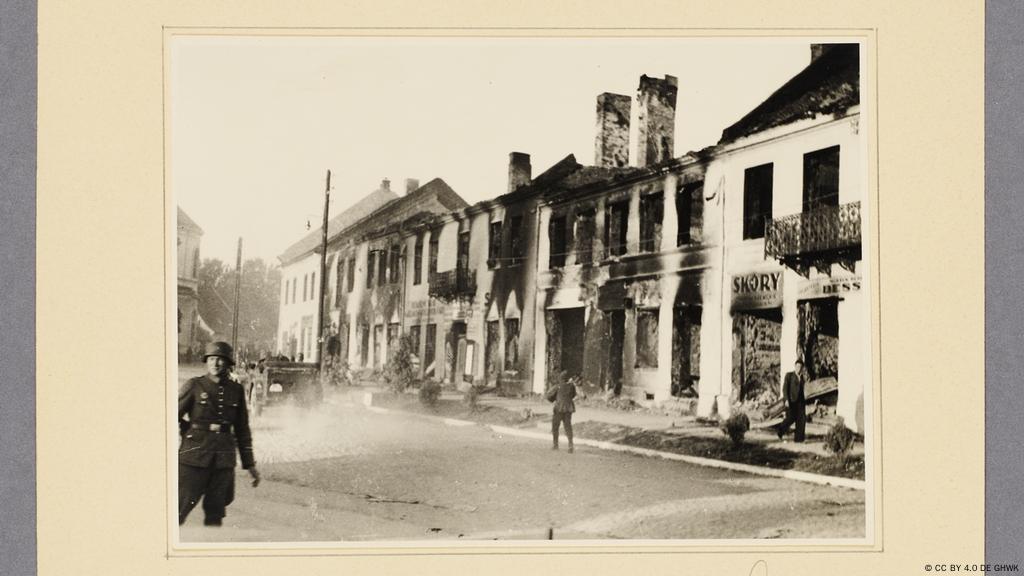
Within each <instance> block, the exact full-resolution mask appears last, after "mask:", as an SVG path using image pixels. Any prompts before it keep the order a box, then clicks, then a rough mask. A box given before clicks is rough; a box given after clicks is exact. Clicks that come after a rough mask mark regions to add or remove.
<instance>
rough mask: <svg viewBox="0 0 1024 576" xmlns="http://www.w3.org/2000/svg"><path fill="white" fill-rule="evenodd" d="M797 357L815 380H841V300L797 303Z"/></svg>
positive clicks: (825, 299) (830, 299) (817, 300)
mask: <svg viewBox="0 0 1024 576" xmlns="http://www.w3.org/2000/svg"><path fill="white" fill-rule="evenodd" d="M797 317H798V319H799V323H798V325H797V326H798V328H797V337H796V339H797V354H798V355H799V356H800V357H801V358H803V359H804V367H805V368H806V369H807V373H808V376H809V378H810V379H811V380H816V379H818V378H828V377H832V378H837V379H838V378H839V300H838V299H836V298H818V299H815V300H802V301H800V302H797Z"/></svg>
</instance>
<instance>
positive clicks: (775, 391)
mask: <svg viewBox="0 0 1024 576" xmlns="http://www.w3.org/2000/svg"><path fill="white" fill-rule="evenodd" d="M781 338H782V309H780V308H771V309H766V310H744V311H737V312H735V313H733V317H732V342H733V345H732V360H733V361H732V396H733V398H734V399H735V400H738V401H739V402H744V403H749V404H752V405H754V406H763V405H768V404H771V403H773V402H775V401H776V400H778V399H779V383H780V382H781V378H782V377H781V357H780V348H779V341H780V339H781Z"/></svg>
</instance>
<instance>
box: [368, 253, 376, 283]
mask: <svg viewBox="0 0 1024 576" xmlns="http://www.w3.org/2000/svg"><path fill="white" fill-rule="evenodd" d="M376 261H377V251H376V250H370V251H368V252H367V253H366V289H367V290H369V289H370V288H373V271H374V264H376Z"/></svg>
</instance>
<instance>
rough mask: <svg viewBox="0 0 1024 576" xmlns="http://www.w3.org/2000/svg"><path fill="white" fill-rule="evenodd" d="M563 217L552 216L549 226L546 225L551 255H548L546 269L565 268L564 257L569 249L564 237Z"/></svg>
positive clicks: (564, 218) (567, 241)
mask: <svg viewBox="0 0 1024 576" xmlns="http://www.w3.org/2000/svg"><path fill="white" fill-rule="evenodd" d="M565 220H566V217H565V215H564V214H563V215H561V216H552V217H551V224H549V225H548V240H549V242H550V250H551V253H550V254H549V255H548V268H561V267H563V266H565V256H566V253H567V252H568V249H569V239H568V238H567V237H566V233H565V232H566V230H565Z"/></svg>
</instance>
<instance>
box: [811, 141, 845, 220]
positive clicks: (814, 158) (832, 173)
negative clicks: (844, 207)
mask: <svg viewBox="0 0 1024 576" xmlns="http://www.w3.org/2000/svg"><path fill="white" fill-rule="evenodd" d="M829 206H839V146H832V147H831V148H825V149H823V150H818V151H816V152H809V153H807V154H804V201H803V211H804V212H811V211H812V210H817V209H818V208H825V207H829Z"/></svg>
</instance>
